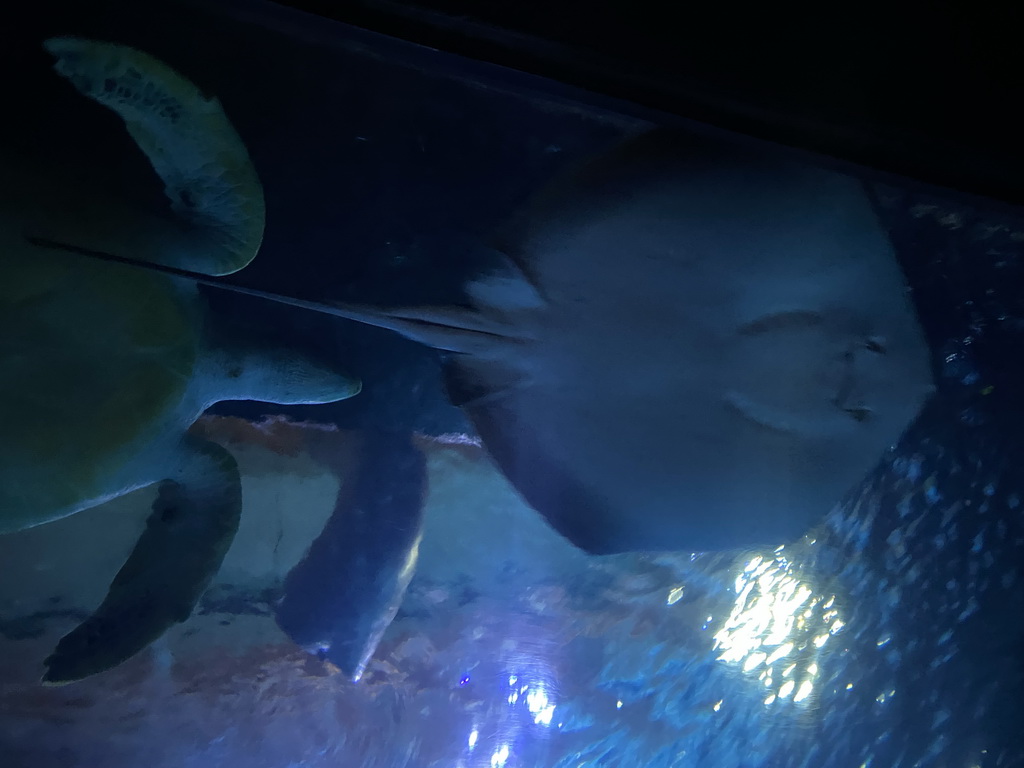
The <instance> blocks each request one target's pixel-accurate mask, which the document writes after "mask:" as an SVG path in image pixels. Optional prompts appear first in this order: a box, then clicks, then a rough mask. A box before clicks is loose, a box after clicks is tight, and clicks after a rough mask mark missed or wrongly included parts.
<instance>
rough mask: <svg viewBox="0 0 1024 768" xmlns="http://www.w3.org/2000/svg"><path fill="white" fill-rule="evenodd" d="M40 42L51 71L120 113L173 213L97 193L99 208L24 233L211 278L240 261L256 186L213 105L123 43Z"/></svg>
mask: <svg viewBox="0 0 1024 768" xmlns="http://www.w3.org/2000/svg"><path fill="white" fill-rule="evenodd" d="M44 45H45V47H46V49H47V50H48V51H49V52H50V53H51V54H53V55H54V56H56V57H57V63H56V65H55V69H56V70H57V72H58V73H60V74H61V75H63V76H64V77H65V78H67V79H68V80H69V81H70V82H71V83H72V84H73V85H74V86H75V88H77V89H78V91H79V92H81V93H82V94H83V95H85V96H88V97H89V98H91V99H93V100H94V101H97V102H99V103H100V104H103V105H104V106H106V107H109V108H110V109H112V110H113V111H114V112H116V113H117V114H118V115H120V116H121V118H122V119H123V120H124V122H125V125H126V126H127V128H128V132H129V133H130V134H131V136H132V138H133V139H134V140H135V141H136V143H137V144H138V145H139V148H140V149H142V151H143V152H145V154H146V157H148V158H149V161H150V163H151V164H152V166H153V169H154V170H155V171H156V173H157V175H158V176H159V177H160V178H161V180H163V182H164V184H165V191H166V193H167V197H168V198H169V199H170V201H171V206H172V209H173V211H174V213H175V214H176V216H177V219H178V220H177V221H174V222H166V221H163V220H161V219H159V218H158V217H146V216H144V215H143V214H141V213H140V212H138V211H134V210H132V209H131V208H125V207H124V206H123V205H115V204H114V203H113V202H109V201H106V200H105V201H103V204H104V206H107V207H108V208H109V210H106V211H102V212H101V213H102V215H98V216H78V217H75V218H74V219H70V218H69V219H63V220H61V221H53V220H52V219H51V220H50V221H47V222H46V224H45V228H43V227H42V226H37V225H34V226H32V227H31V228H30V229H32V230H35V229H37V228H38V229H39V230H40V231H30V232H29V234H30V235H31V236H39V237H44V238H47V239H53V240H57V241H60V242H67V243H70V244H72V245H77V246H81V247H86V248H99V249H101V250H102V249H105V250H115V251H126V252H127V253H126V254H125V255H135V256H138V257H141V258H143V259H146V260H148V261H155V262H158V263H161V264H167V265H170V266H175V267H182V268H186V269H193V270H195V271H197V272H202V273H204V274H211V275H222V274H228V273H231V272H234V271H236V270H238V269H241V268H242V267H244V266H245V265H246V264H248V263H249V262H250V261H251V260H252V258H253V257H254V256H255V255H256V252H257V251H258V250H259V246H260V243H261V241H262V239H263V228H264V218H265V207H264V200H263V188H262V186H261V184H260V181H259V177H258V176H257V175H256V170H255V168H254V167H253V165H252V161H251V160H250V158H249V154H248V152H247V150H246V148H245V145H244V144H243V143H242V139H241V138H240V137H239V135H238V133H237V132H236V131H235V129H234V127H233V126H232V125H231V122H230V121H229V120H228V118H227V115H225V114H224V110H223V108H222V107H221V105H220V102H219V101H218V100H217V99H215V98H213V97H207V96H205V95H204V94H203V93H202V92H201V91H200V90H199V89H198V88H197V87H196V86H195V85H194V84H193V83H192V82H190V81H189V80H187V79H186V78H184V77H182V76H181V75H180V74H178V73H177V72H175V71H174V70H173V69H171V68H170V67H168V66H167V65H166V64H164V63H163V62H161V61H159V60H158V59H156V58H154V57H152V56H150V55H148V54H145V53H142V52H141V51H137V50H135V49H134V48H129V47H128V46H124V45H115V44H112V43H104V42H99V41H95V40H86V39H82V38H75V37H54V38H51V39H49V40H47V41H46V42H45V44H44ZM127 202H128V203H129V204H130V203H131V201H127ZM182 224H184V226H182Z"/></svg>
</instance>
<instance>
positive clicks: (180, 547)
mask: <svg viewBox="0 0 1024 768" xmlns="http://www.w3.org/2000/svg"><path fill="white" fill-rule="evenodd" d="M182 451H183V454H184V457H183V460H182V464H181V469H180V471H179V472H178V473H177V474H176V476H175V477H174V478H173V479H169V480H166V481H164V482H163V483H162V484H161V486H160V493H159V495H158V497H157V500H156V501H155V502H154V503H153V512H152V514H150V516H149V519H148V520H147V522H146V530H145V531H143V533H142V536H140V537H139V540H138V542H137V543H136V544H135V548H134V549H133V550H132V553H131V555H130V556H129V557H128V560H127V561H126V562H125V564H124V565H123V566H122V567H121V570H120V571H118V573H117V576H115V577H114V581H113V582H112V583H111V585H110V589H109V591H108V592H107V596H106V598H104V600H103V602H102V603H101V604H100V606H99V608H97V609H96V612H95V613H93V614H92V616H90V617H89V618H88V619H86V620H85V621H84V622H82V624H80V625H79V626H78V627H76V628H75V629H73V630H72V631H71V632H69V633H68V634H67V635H65V636H64V637H63V638H61V640H60V642H59V643H58V644H57V648H56V649H55V650H54V652H53V653H52V654H51V655H50V656H49V657H48V658H47V659H46V662H45V663H46V666H47V671H46V674H45V675H44V676H43V682H44V683H47V684H50V685H61V684H64V683H70V682H73V681H75V680H81V679H82V678H84V677H88V676H89V675H93V674H96V673H97V672H103V671H105V670H107V669H111V668H112V667H115V666H117V665H118V664H120V663H121V662H123V661H125V660H127V659H129V658H130V657H131V656H133V655H135V654H136V653H138V652H139V651H141V650H142V649H143V648H145V647H146V646H147V645H149V644H150V643H152V642H153V641H154V640H156V639H157V638H158V637H160V636H161V635H162V634H163V633H164V632H165V631H166V630H167V629H168V628H169V627H171V626H173V625H174V624H176V623H177V622H181V621H184V620H185V619H187V618H188V617H189V615H190V614H191V613H192V609H193V608H194V607H195V605H196V603H197V602H198V601H199V598H200V597H201V596H202V594H203V592H204V591H205V590H206V587H207V586H208V585H209V583H210V580H211V579H212V578H213V576H214V574H215V573H216V572H217V570H218V569H219V568H220V564H221V562H223V560H224V555H226V554H227V551H228V547H230V545H231V542H232V540H233V539H234V537H235V533H236V532H237V530H238V521H239V517H240V515H241V511H242V487H241V480H240V478H239V474H238V465H237V464H236V463H235V460H234V458H233V457H232V456H231V454H230V453H228V452H227V451H226V450H225V449H224V448H222V447H221V446H219V445H216V444H215V443H211V442H209V441H206V440H202V439H200V438H196V437H192V436H186V437H185V438H184V440H183V444H182Z"/></svg>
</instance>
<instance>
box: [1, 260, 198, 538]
mask: <svg viewBox="0 0 1024 768" xmlns="http://www.w3.org/2000/svg"><path fill="white" fill-rule="evenodd" d="M2 264H3V270H4V276H5V279H4V280H3V282H2V283H0V327H3V328H4V329H5V333H4V337H3V341H2V342H0V345H2V357H3V361H4V363H3V365H2V366H0V423H3V424H4V440H3V448H2V449H0V456H2V459H0V460H2V461H3V464H4V470H3V474H4V476H5V479H4V482H3V486H4V487H3V490H2V491H0V493H2V495H3V496H4V497H5V498H4V503H3V510H2V511H0V530H3V529H10V528H14V529H17V528H21V527H26V526H27V525H32V524H37V523H40V522H44V521H46V520H48V519H50V517H51V514H52V513H54V512H60V511H64V513H67V512H70V511H74V509H73V508H72V509H68V507H73V506H74V504H75V502H76V501H79V500H88V499H94V498H96V497H97V496H99V495H102V494H104V493H109V492H110V491H111V490H112V489H110V488H109V483H110V481H111V478H112V477H113V476H114V475H116V472H117V470H118V468H119V467H120V466H122V465H123V464H124V463H125V462H126V459H127V458H128V454H129V452H133V451H137V450H140V448H141V447H142V446H143V445H145V444H146V443H147V442H148V441H149V439H150V436H151V435H152V433H153V432H154V430H159V429H160V428H162V427H164V424H163V421H164V420H165V418H167V417H169V416H170V415H171V414H172V413H173V411H174V409H175V408H176V407H177V406H178V404H179V403H180V402H181V399H182V395H183V393H184V391H185V389H186V387H187V386H188V383H189V380H190V378H191V377H192V375H193V370H194V366H195V361H196V355H197V349H198V344H199V339H198V334H199V332H200V330H201V328H200V318H199V317H198V310H199V308H198V307H197V306H195V297H194V296H190V295H189V293H190V292H189V291H181V290H178V289H177V287H176V286H174V285H172V284H171V282H170V280H168V279H167V278H164V277H163V276H161V275H155V274H146V273H142V272H141V271H139V270H134V271H133V270H131V269H130V268H127V267H123V266H121V265H116V264H105V263H102V262H96V261H94V260H90V259H84V258H81V257H76V256H75V255H74V254H62V253H59V252H55V251H46V250H44V249H40V248H35V247H32V246H26V248H25V250H24V252H22V253H19V254H11V253H10V252H8V253H6V254H4V255H3V257H2ZM186 427H187V425H186V424H182V425H180V428H181V429H182V430H184V429H185V428H186ZM58 468H59V470H58ZM19 489H21V490H19ZM28 489H31V492H29V490H28ZM7 497H10V498H7ZM19 497H20V498H21V499H23V501H22V502H21V503H19ZM29 502H30V503H31V506H30V507H28V508H26V506H25V505H26V504H28V503H29ZM12 518H14V519H12Z"/></svg>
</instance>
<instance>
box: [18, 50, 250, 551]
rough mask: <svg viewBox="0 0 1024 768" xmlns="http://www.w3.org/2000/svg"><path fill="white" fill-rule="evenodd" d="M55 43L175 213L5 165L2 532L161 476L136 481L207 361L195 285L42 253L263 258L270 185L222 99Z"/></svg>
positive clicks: (230, 260) (148, 59)
mask: <svg viewBox="0 0 1024 768" xmlns="http://www.w3.org/2000/svg"><path fill="white" fill-rule="evenodd" d="M45 47H46V49H47V50H48V51H49V52H50V53H52V54H53V55H54V56H56V57H57V62H56V65H55V69H56V70H57V72H59V73H60V74H61V75H63V76H64V77H65V78H66V79H67V80H68V81H70V82H71V84H72V85H73V86H74V87H75V88H76V89H77V90H78V91H79V92H81V93H82V94H83V95H85V96H87V97H89V98H90V99H93V100H94V101H97V102H98V103H100V104H103V105H104V106H106V107H108V108H110V109H111V110H113V111H114V112H116V113H117V114H118V115H119V116H120V117H121V118H122V119H123V120H124V122H125V125H126V127H127V129H128V133H129V134H130V135H131V137H132V138H133V139H134V140H135V142H136V143H137V144H138V146H139V148H140V149H142V150H143V152H145V154H146V156H147V157H148V158H149V161H150V163H151V164H152V166H153V169H154V171H156V173H157V175H158V176H159V177H160V179H161V180H162V181H163V183H164V188H165V191H166V193H167V196H168V198H169V200H170V202H171V209H172V211H173V213H174V217H173V219H169V218H168V217H167V216H152V215H148V214H147V213H146V212H145V211H139V210H137V208H136V206H135V205H134V201H133V200H131V198H130V195H128V197H127V199H122V198H123V197H124V196H115V195H107V194H101V193H99V192H98V191H97V189H89V188H85V189H81V188H77V189H76V188H75V185H74V184H73V183H72V179H71V177H70V175H69V174H68V173H67V169H64V168H58V169H57V170H56V172H55V173H49V174H48V173H44V172H43V171H42V167H41V165H40V164H39V163H27V162H26V161H25V160H24V158H21V157H18V156H7V157H5V156H0V276H2V277H0V329H2V335H0V360H2V365H0V423H2V424H3V438H4V439H3V440H2V441H0V532H3V531H9V530H18V529H21V528H26V527H30V526H32V525H38V524H40V523H43V522H47V521H48V520H52V519H56V518H58V517H62V516H64V515H68V514H71V513H73V512H76V511H78V510H79V509H84V508H86V507H88V506H92V505H93V504H96V503H99V502H100V501H103V500H105V499H106V498H111V497H114V496H117V495H120V494H121V493H123V492H125V491H127V490H131V489H132V488H134V487H137V486H138V485H142V484H147V483H149V482H154V481H156V480H159V479H160V478H159V477H144V476H141V475H145V474H147V470H146V468H147V466H149V465H151V464H153V460H154V459H158V458H159V457H158V456H156V455H152V454H150V455H149V456H146V455H145V452H146V451H147V450H150V451H152V450H157V451H159V450H160V449H161V447H165V448H168V450H170V449H173V446H174V445H175V444H176V440H177V439H178V438H179V437H181V436H182V435H183V434H184V432H185V430H186V429H187V428H188V426H189V420H190V419H191V418H192V417H193V416H194V415H195V414H193V413H190V412H189V411H188V409H184V410H182V409H181V408H180V407H179V406H180V405H181V404H182V397H183V395H184V394H185V393H186V391H187V389H188V386H189V384H190V381H191V379H192V377H193V375H195V366H196V360H197V356H198V355H199V354H200V353H201V340H200V335H201V333H202V323H203V317H202V312H203V305H202V303H201V301H200V300H199V297H198V296H197V294H196V289H195V286H194V285H192V284H191V283H185V282H183V281H178V280H176V279H174V278H169V277H167V276H164V275H160V274H156V273H151V272H146V271H144V270H138V269H132V268H131V267H126V266H122V265H118V264H110V263H104V262H101V261H98V260H96V259H89V258H85V257H83V256H81V255H78V254H74V253H68V252H66V251H61V250H59V249H54V248H48V247H43V246H40V245H38V244H36V243H37V242H38V241H40V240H48V241H51V242H59V243H67V244H72V245H75V246H78V247H85V248H91V249H93V250H106V251H110V252H113V253H119V252H120V253H126V254H130V255H133V256H135V257H137V258H141V259H145V260H152V261H155V262H160V263H164V264H169V265H172V266H181V267H185V268H187V269H192V270H194V271H199V272H204V273H206V274H226V273H228V272H233V271H235V270H237V269H240V268H241V267H243V266H245V265H246V264H248V263H249V261H250V260H251V259H252V258H253V257H254V256H255V254H256V252H257V251H258V250H259V246H260V242H261V240H262V236H263V227H264V199H263V191H262V187H261V185H260V182H259V178H258V177H257V175H256V171H255V169H254V168H253V165H252V162H251V160H250V158H249V155H248V152H247V150H246V148H245V145H244V144H243V143H242V140H241V139H240V138H239V136H238V134H237V133H236V132H235V129H234V128H233V126H232V125H231V123H230V121H229V120H228V118H227V116H226V115H225V114H224V111H223V109H222V108H221V106H220V103H219V102H218V101H217V100H216V99H214V98H210V97H207V96H205V95H204V94H203V93H201V92H200V91H199V89H198V88H197V87H196V86H195V85H194V84H193V83H191V82H190V81H188V80H187V79H185V78H184V77H182V76H181V75H179V74H178V73H177V72H175V71H174V70H173V69H171V68H170V67H168V66H167V65H166V64H164V63H163V62H161V61H159V60H157V59H155V58H153V57H152V56H149V55H148V54H145V53H142V52H140V51H137V50H135V49H133V48H129V47H127V46H123V45H116V44H112V43H105V42H99V41H93V40H85V39H80V38H71V37H61V38H52V39H50V40H47V41H46V43H45ZM9 154H10V153H9ZM30 237H31V238H33V239H31V240H30V239H29V238H30ZM164 469H169V468H167V467H165V468H164Z"/></svg>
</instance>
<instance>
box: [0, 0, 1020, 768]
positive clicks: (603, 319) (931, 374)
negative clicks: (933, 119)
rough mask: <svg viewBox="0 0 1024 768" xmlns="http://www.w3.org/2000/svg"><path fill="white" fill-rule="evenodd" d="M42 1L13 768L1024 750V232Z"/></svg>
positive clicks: (425, 764) (24, 164) (312, 31)
mask: <svg viewBox="0 0 1024 768" xmlns="http://www.w3.org/2000/svg"><path fill="white" fill-rule="evenodd" d="M85 5H88V7H84V6H85ZM25 10H26V13H25V14H24V15H23V17H21V19H20V20H18V21H14V20H13V19H12V20H8V22H6V23H5V25H4V26H3V28H0V38H2V43H3V44H2V45H0V56H2V57H3V62H2V63H3V66H4V69H5V71H6V72H7V73H8V76H7V79H6V81H5V83H6V86H7V87H6V89H5V95H4V97H5V100H6V105H5V115H6V119H5V120H3V121H0V163H2V164H3V166H2V171H0V246H2V247H0V429H2V435H3V440H0V768H122V767H123V768H137V767H138V766H147V767H148V768H171V767H172V766H174V767H175V768H179V767H182V768H187V767H191V766H195V768H235V766H245V768H349V767H352V768H633V767H644V768H691V767H693V768H697V767H699V768H911V767H918V766H920V767H922V768H924V767H927V768H1016V767H1017V766H1024V729H1022V728H1021V723H1022V722H1024V706H1022V701H1024V583H1022V578H1024V574H1022V573H1021V568H1022V567H1024V506H1022V504H1024V471H1022V470H1021V466H1022V462H1024V432H1022V429H1024V407H1022V405H1021V392H1022V384H1024V363H1022V360H1024V213H1022V212H1021V211H1020V210H1019V209H1014V208H1012V207H1009V206H1007V205H1004V204H997V203H995V202H989V201H986V200H984V199H982V198H978V197H970V196H967V195H964V194H959V193H958V192H957V191H956V190H941V189H937V188H931V187H926V186H924V185H921V184H918V183H915V182H914V181H913V180H909V179H907V180H900V179H897V178H894V177H888V176H882V175H880V174H877V173H873V172H870V171H867V170H863V169H855V168H852V167H849V166H840V165H839V164H837V163H835V162H834V161H832V160H829V159H827V158H824V157H814V156H810V155H808V154H801V153H797V152H794V151H790V150H789V149H785V148H782V147H778V146H773V145H770V144H768V143H766V142H760V141H757V140H756V138H757V137H753V138H751V137H740V136H735V135H730V134H725V133H720V132H717V131H715V130H713V129H712V128H710V127H708V126H702V125H699V124H696V123H694V124H684V123H683V122H682V121H679V120H672V119H665V120H662V119H660V118H659V116H658V115H656V114H654V113H652V112H643V111H641V110H639V109H632V108H631V107H630V105H628V104H624V103H618V102H614V101H612V100H610V99H603V98H601V97H598V96H596V95H594V94H588V93H585V92H582V91H576V90H573V89H572V88H569V87H568V86H563V85H560V84H558V83H555V82H550V81H546V80H544V79H541V78H539V77H534V76H529V75H525V74H523V73H518V72H513V71H509V70H503V69H501V68H499V67H496V66H491V65H485V64H483V63H480V62H473V61H470V60H468V59H463V58H460V57H457V56H455V55H451V54H446V53H444V52H442V51H436V50H432V49H429V48H424V47H418V46H416V45H413V44H411V43H405V42H401V41H399V40H396V39H392V38H388V37H384V36H382V35H378V34H374V33H373V32H368V31H365V30H361V29H356V28H353V27H348V26H345V25H343V24H340V23H336V22H331V21H328V20H326V19H322V18H318V17H315V16H310V15H305V14H302V13H299V12H297V11H292V10H289V9H285V8H283V7H277V8H274V9H272V10H270V5H269V4H265V3H262V2H253V3H246V2H242V1H241V0H239V1H238V2H226V1H225V2H223V3H200V2H195V3H192V2H180V3H176V2H170V1H168V2H160V3H155V4H152V5H148V4H135V5H130V4H127V3H123V2H101V3H94V4H70V3H54V2H40V3H38V4H36V5H35V6H33V7H31V8H26V9H25Z"/></svg>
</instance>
